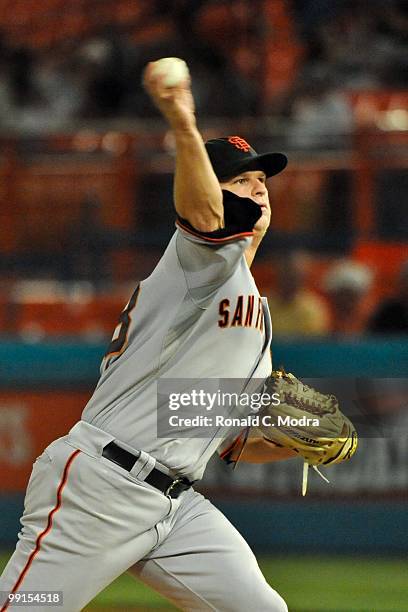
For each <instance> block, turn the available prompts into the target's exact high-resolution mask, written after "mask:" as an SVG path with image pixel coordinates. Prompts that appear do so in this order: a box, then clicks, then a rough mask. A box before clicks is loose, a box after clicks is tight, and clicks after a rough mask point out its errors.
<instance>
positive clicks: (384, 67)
mask: <svg viewBox="0 0 408 612" xmlns="http://www.w3.org/2000/svg"><path fill="white" fill-rule="evenodd" d="M145 4H146V8H145V9H144V12H143V11H141V14H140V17H139V22H138V23H136V24H135V26H134V30H132V32H131V33H129V29H128V28H127V29H126V28H121V27H119V26H118V25H117V24H116V25H111V26H110V25H106V24H105V25H104V26H103V28H102V29H100V30H99V31H98V30H96V31H95V32H93V34H92V35H90V36H88V37H85V38H82V39H79V40H62V41H60V42H59V44H58V45H56V46H55V47H54V48H52V49H37V50H35V49H33V48H30V47H28V46H16V45H15V43H13V42H11V40H12V39H9V33H8V32H4V33H3V34H2V35H1V37H0V129H1V127H3V128H4V127H6V128H7V127H13V128H14V127H18V129H21V130H24V129H38V128H41V127H42V128H58V127H61V126H64V125H65V124H66V122H69V121H73V120H78V119H79V120H81V119H82V120H83V119H89V118H92V119H109V118H118V117H127V118H145V117H149V116H152V114H153V113H154V111H153V109H152V106H151V104H150V102H149V100H148V99H147V97H146V95H145V94H144V92H143V89H142V87H141V75H142V70H143V67H144V66H145V65H146V63H147V61H150V60H154V59H157V58H159V57H163V56H168V55H172V56H174V55H175V56H180V57H183V58H184V59H185V60H186V61H187V62H188V64H189V66H190V68H191V71H192V74H193V75H194V81H193V87H194V94H195V99H196V103H197V109H198V112H199V114H200V115H201V116H228V117H240V116H248V115H260V114H265V115H270V114H276V115H278V116H280V115H281V116H285V117H286V118H291V119H292V120H293V129H292V133H291V138H292V139H293V141H294V142H295V143H297V142H298V141H301V139H302V138H303V139H306V141H305V142H306V144H308V142H309V141H308V140H307V139H308V138H309V140H310V141H311V142H312V141H313V135H314V134H315V133H316V132H317V133H320V132H322V131H325V132H329V133H331V134H334V135H336V134H339V133H344V132H347V131H348V130H350V128H351V125H350V121H351V119H350V116H351V114H350V112H349V107H348V101H347V98H346V97H345V96H344V95H343V93H342V92H343V91H344V90H350V89H351V90H352V89H362V88H363V89H364V88H366V89H367V88H368V89H373V88H374V89H375V88H391V89H392V88H394V89H403V88H406V85H407V71H406V69H405V68H406V43H407V33H408V10H407V9H408V5H407V3H406V2H404V0H402V1H401V0H388V1H387V2H385V3H384V2H380V1H379V0H372V2H370V8H369V10H368V9H367V2H366V0H353V1H351V0H287V3H286V7H287V8H286V12H287V14H288V15H289V18H290V19H291V22H292V24H293V27H292V29H291V36H292V37H293V40H292V43H293V45H294V46H297V47H298V48H299V49H301V52H300V58H301V60H300V62H299V64H298V66H297V75H296V78H295V79H294V80H293V78H290V79H288V83H287V87H286V90H284V95H280V96H279V97H278V98H277V99H275V100H273V99H268V98H267V97H266V96H265V90H266V80H267V79H268V78H269V76H273V71H274V68H276V66H274V65H273V63H272V65H269V64H268V66H269V68H267V67H266V66H265V61H264V60H265V57H266V53H267V51H266V50H267V49H268V48H270V45H271V44H273V41H274V40H275V39H277V37H278V34H279V33H277V32H276V31H274V23H273V21H272V22H268V21H267V19H266V18H265V15H264V13H263V9H262V7H263V6H264V5H265V3H262V2H258V1H255V0H251V1H247V0H232V1H229V2H214V0H195V2H189V1H188V0H168V1H162V0H152V1H151V2H149V3H143V6H144V5H145ZM223 8H224V9H225V10H224V13H222V9H223ZM210 9H216V10H217V11H218V13H217V14H219V22H217V23H216V28H215V29H212V28H211V24H212V21H211V19H208V11H209V10H210ZM222 17H223V18H222ZM163 21H165V22H166V23H167V24H169V26H170V27H168V28H167V29H166V28H165V29H164V30H163V28H157V29H156V30H155V27H154V26H155V23H156V22H157V23H160V24H162V23H163ZM143 31H149V32H151V35H149V36H146V35H143ZM268 70H269V71H270V74H268ZM220 91H222V95H219V92H220ZM305 126H306V130H305V129H304V128H305ZM310 134H311V135H310Z"/></svg>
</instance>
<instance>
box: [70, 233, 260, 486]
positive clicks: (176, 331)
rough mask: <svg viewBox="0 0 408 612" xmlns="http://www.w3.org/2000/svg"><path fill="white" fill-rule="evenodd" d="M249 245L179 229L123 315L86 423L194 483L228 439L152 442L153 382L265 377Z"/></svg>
mask: <svg viewBox="0 0 408 612" xmlns="http://www.w3.org/2000/svg"><path fill="white" fill-rule="evenodd" d="M249 241H250V238H249V237H246V236H245V235H242V234H240V235H237V236H235V237H231V236H229V237H227V238H220V239H212V238H206V237H204V238H203V237H202V236H199V235H194V232H193V231H191V230H189V229H188V228H186V227H184V226H183V225H182V224H179V227H178V229H177V231H176V233H175V234H174V236H173V237H172V239H171V241H170V244H169V245H168V247H167V249H166V251H165V253H164V255H163V257H162V259H161V260H160V262H159V264H158V265H157V267H156V268H155V270H154V271H153V273H152V274H151V276H149V277H148V278H147V279H146V280H144V281H142V282H141V283H140V284H139V285H138V287H137V289H136V291H135V292H134V294H133V296H132V298H131V299H130V301H129V303H128V304H127V306H126V308H125V310H124V311H123V313H122V316H121V322H120V325H119V326H118V328H117V329H116V332H115V334H114V339H113V341H112V343H111V346H110V348H109V351H108V353H107V355H106V356H105V358H104V360H103V363H102V366H101V378H100V381H99V383H98V386H97V388H96V390H95V393H94V395H93V397H92V398H91V400H90V402H89V403H88V405H87V406H86V408H85V410H84V413H83V416H82V418H83V420H84V421H87V422H88V423H90V424H92V425H94V426H96V427H98V428H100V429H103V430H104V431H107V432H109V433H111V434H112V435H114V436H115V437H116V438H117V439H118V440H120V441H121V442H124V443H126V444H128V445H129V446H130V447H131V448H134V449H142V450H144V451H145V452H147V453H149V454H151V455H152V456H153V457H155V458H156V459H157V460H158V461H159V462H160V463H162V464H164V465H165V466H166V467H168V468H170V469H171V470H172V471H173V472H174V473H175V474H182V475H185V476H188V477H189V478H190V479H192V480H196V479H199V478H201V476H202V474H203V472H204V469H205V465H206V463H207V462H208V460H209V458H210V457H211V455H212V454H213V453H214V452H215V451H216V449H217V448H218V447H219V446H220V443H221V442H222V438H225V436H226V435H227V432H226V431H218V432H214V434H213V436H212V439H200V438H194V437H192V438H187V439H186V438H185V437H183V438H177V437H176V435H175V436H174V437H175V439H167V438H166V439H164V438H158V437H157V435H156V419H157V409H159V410H160V407H157V381H158V379H159V378H160V377H166V378H172V379H188V378H191V379H197V378H198V377H200V378H204V379H208V378H217V379H220V378H221V379H228V378H239V379H242V380H243V381H245V380H248V379H250V378H256V379H263V378H266V377H267V376H268V375H269V374H270V371H271V358H270V347H269V345H270V340H271V324H270V317H269V312H268V307H267V303H266V300H264V299H262V298H261V297H260V296H259V292H258V290H257V287H256V285H255V282H254V279H253V277H252V274H251V272H250V270H249V268H248V265H247V263H246V260H245V257H244V251H245V249H246V248H247V247H248V244H249ZM176 433H177V431H175V434H176Z"/></svg>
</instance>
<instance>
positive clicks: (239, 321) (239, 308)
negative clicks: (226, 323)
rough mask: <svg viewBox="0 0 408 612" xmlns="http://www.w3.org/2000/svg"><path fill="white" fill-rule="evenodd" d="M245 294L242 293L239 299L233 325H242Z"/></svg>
mask: <svg viewBox="0 0 408 612" xmlns="http://www.w3.org/2000/svg"><path fill="white" fill-rule="evenodd" d="M243 300H244V296H243V295H240V296H239V297H238V300H237V305H236V308H235V312H234V316H233V317H232V321H231V327H236V326H242V303H243Z"/></svg>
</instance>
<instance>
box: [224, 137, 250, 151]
mask: <svg viewBox="0 0 408 612" xmlns="http://www.w3.org/2000/svg"><path fill="white" fill-rule="evenodd" d="M228 142H230V143H231V144H232V145H234V147H236V148H237V149H240V150H241V151H245V153H248V151H249V150H250V149H251V147H250V145H249V144H248V143H247V141H246V140H244V139H243V138H240V137H239V136H230V137H229V138H228Z"/></svg>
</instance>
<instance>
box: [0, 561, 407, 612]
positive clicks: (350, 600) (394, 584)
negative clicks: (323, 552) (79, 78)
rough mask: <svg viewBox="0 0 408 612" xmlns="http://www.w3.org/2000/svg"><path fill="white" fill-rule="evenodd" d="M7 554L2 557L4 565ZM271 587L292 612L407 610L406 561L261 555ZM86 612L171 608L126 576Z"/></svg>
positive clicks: (109, 588) (151, 611) (393, 611)
mask: <svg viewBox="0 0 408 612" xmlns="http://www.w3.org/2000/svg"><path fill="white" fill-rule="evenodd" d="M6 560H7V556H6V555H3V556H2V557H0V566H1V567H3V565H4V564H5V562H6ZM260 565H261V567H262V570H263V572H264V574H265V576H266V578H267V580H268V582H270V584H272V585H273V586H274V587H275V588H276V589H277V590H278V591H279V592H280V593H281V595H282V596H283V597H284V598H285V599H286V601H287V603H288V605H289V610H290V612H407V611H408V561H402V560H397V559H375V558H367V557H354V558H351V557H348V558H347V557H334V556H333V557H327V558H326V557H314V556H307V557H306V556H296V557H293V556H290V557H282V556H280V557H276V558H272V557H261V558H260ZM86 610H87V611H89V612H96V611H98V610H99V611H104V612H108V611H111V610H115V612H132V611H134V612H135V611H138V612H140V611H144V612H153V611H154V610H156V611H160V612H165V611H166V610H175V608H174V607H172V606H171V605H169V604H168V602H167V601H165V600H164V599H163V598H161V597H159V596H158V595H156V593H154V592H153V591H151V590H150V589H148V588H146V587H145V586H144V585H142V584H140V583H138V582H136V581H135V580H133V579H132V578H130V577H129V576H127V575H124V576H122V577H120V578H119V579H118V580H116V581H115V582H114V583H113V584H112V585H111V586H109V587H108V588H107V589H105V591H103V592H102V593H101V594H100V595H99V596H98V597H97V598H96V599H95V600H94V602H92V604H89V606H87V608H86ZM256 612H262V611H256Z"/></svg>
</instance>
